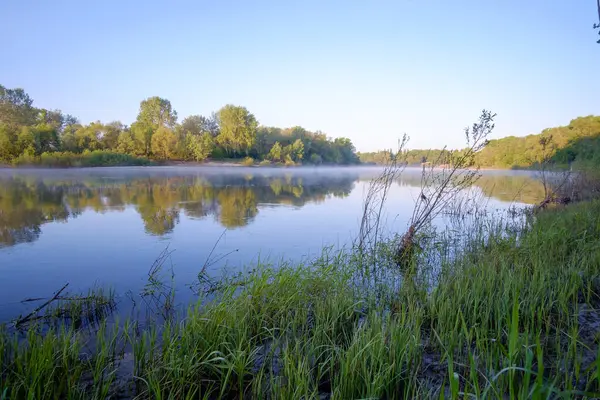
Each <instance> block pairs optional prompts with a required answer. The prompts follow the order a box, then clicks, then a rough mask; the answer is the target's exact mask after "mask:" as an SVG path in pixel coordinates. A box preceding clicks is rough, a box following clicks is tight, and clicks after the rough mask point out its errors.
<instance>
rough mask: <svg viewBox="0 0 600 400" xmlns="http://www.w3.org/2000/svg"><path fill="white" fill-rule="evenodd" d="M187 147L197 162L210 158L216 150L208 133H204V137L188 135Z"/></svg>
mask: <svg viewBox="0 0 600 400" xmlns="http://www.w3.org/2000/svg"><path fill="white" fill-rule="evenodd" d="M187 144H188V145H187V147H188V150H189V152H190V154H191V155H192V157H193V158H194V160H196V161H204V160H206V159H207V158H208V156H210V154H211V153H212V151H213V150H214V148H215V143H214V140H213V138H212V136H211V135H210V133H208V132H204V133H203V134H202V135H192V134H188V137H187Z"/></svg>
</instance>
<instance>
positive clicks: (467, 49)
mask: <svg viewBox="0 0 600 400" xmlns="http://www.w3.org/2000/svg"><path fill="white" fill-rule="evenodd" d="M0 15H2V17H1V20H2V31H3V34H2V35H0V49H1V50H0V84H2V85H4V86H6V87H8V88H15V87H21V88H24V89H25V90H26V91H27V92H28V93H29V95H30V96H31V97H32V98H33V99H34V105H35V106H37V107H43V108H49V109H60V110H62V111H63V112H65V113H69V114H72V115H74V116H76V117H78V118H79V119H80V121H81V122H83V123H89V122H92V121H96V120H100V121H103V122H109V121H113V120H120V121H122V122H123V123H126V124H131V123H132V122H133V121H134V120H135V118H136V115H137V113H138V110H139V103H140V101H141V100H143V99H145V98H147V97H150V96H161V97H164V98H167V99H168V100H170V101H171V103H172V105H173V107H174V108H175V109H176V110H177V112H178V114H179V119H180V120H182V119H183V118H185V117H186V116H188V115H192V114H200V115H210V113H211V112H213V111H216V110H218V109H219V108H220V107H222V106H223V105H225V104H235V105H241V106H245V107H246V108H248V109H249V110H250V111H251V112H252V113H253V114H254V115H255V116H256V117H257V119H258V121H259V122H260V123H261V124H263V125H267V126H278V127H291V126H297V125H299V126H302V127H304V128H306V129H309V130H313V131H315V130H321V131H323V132H325V133H327V134H328V135H329V136H332V137H341V136H343V137H348V138H350V139H351V140H352V142H353V143H354V144H355V146H356V147H357V149H358V150H359V151H373V150H378V149H383V148H393V147H395V146H396V143H397V140H398V138H399V137H401V135H402V134H404V133H406V134H407V135H409V136H410V142H409V147H410V148H431V147H436V148H439V147H442V146H444V145H447V146H449V147H451V148H460V147H462V146H463V145H464V134H463V129H464V127H465V126H467V125H470V124H471V123H473V122H475V121H476V120H477V118H478V116H479V114H480V112H481V110H482V109H488V110H491V111H493V112H495V113H496V114H497V117H496V129H495V131H494V133H493V135H492V136H493V137H494V138H498V137H504V136H508V135H515V136H522V135H527V134H532V133H539V132H540V131H541V130H542V129H544V128H548V127H553V126H558V125H566V124H568V123H569V121H570V120H571V119H573V118H576V117H578V116H585V115H590V114H600V97H599V93H600V44H596V40H598V39H600V37H599V36H598V34H597V31H594V30H593V29H592V26H593V24H594V23H595V22H598V11H597V9H596V1H595V0H454V1H448V0H395V1H376V0H373V1H365V0H363V1H350V0H346V1H333V0H331V1H329V0H318V1H313V0H305V1H292V0H289V1H288V0H286V1H284V0H274V1H260V0H253V1H242V0H240V1H226V0H222V1H217V0H213V1H200V0H196V1H177V0H174V1H170V2H167V1H158V0H146V1H133V0H131V1H113V0H104V1H95V2H90V1H81V0H74V1H61V0H54V1H31V0H20V1H16V0H6V1H3V2H2V3H1V4H0Z"/></svg>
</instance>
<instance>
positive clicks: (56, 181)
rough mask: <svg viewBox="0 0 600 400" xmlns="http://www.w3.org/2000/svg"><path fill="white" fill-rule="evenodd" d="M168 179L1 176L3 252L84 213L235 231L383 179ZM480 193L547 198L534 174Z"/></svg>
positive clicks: (487, 185) (158, 231)
mask: <svg viewBox="0 0 600 400" xmlns="http://www.w3.org/2000/svg"><path fill="white" fill-rule="evenodd" d="M163 172H164V171H162V172H161V171H156V170H154V171H150V172H147V173H145V174H135V173H134V174H130V175H123V174H117V173H107V172H104V173H98V172H95V173H77V174H68V173H59V172H53V173H48V174H40V173H14V172H11V173H4V174H0V247H5V246H12V245H15V244H17V243H25V242H33V241H35V240H37V239H38V238H39V236H40V234H41V232H42V230H41V227H42V226H43V225H44V224H45V223H48V222H52V221H67V220H69V219H71V218H76V217H77V216H78V215H80V214H82V213H83V212H84V211H86V210H92V211H94V212H96V213H105V212H108V211H111V212H119V211H124V210H126V209H134V210H135V211H136V212H137V213H138V214H139V216H140V218H141V220H142V221H143V223H144V227H145V230H146V232H147V233H148V234H151V235H165V234H168V233H170V232H172V231H173V229H174V228H175V226H176V225H177V224H178V223H179V221H180V214H181V213H185V215H186V216H187V217H189V218H195V219H204V218H208V217H212V218H214V219H215V220H216V221H218V223H219V224H220V225H222V226H223V227H225V228H228V229H234V228H238V227H242V226H245V225H247V224H250V223H251V222H252V221H253V220H254V219H255V218H256V216H257V215H258V214H259V212H260V209H261V208H264V207H274V206H277V205H285V206H292V207H303V206H304V205H305V204H307V203H321V202H323V201H325V200H326V199H327V198H328V197H338V198H343V197H345V196H348V195H349V194H350V192H351V191H352V190H353V188H354V185H355V182H357V181H359V180H361V181H362V180H369V179H371V178H372V177H373V176H375V175H376V174H377V171H375V170H368V169H362V170H360V169H356V170H346V171H344V172H343V173H339V171H338V172H337V173H329V174H325V173H318V172H314V171H313V172H306V171H304V172H302V171H294V172H289V173H288V172H283V173H282V172H277V173H271V172H269V171H268V170H267V171H265V172H259V173H252V172H236V173H218V172H216V171H215V172H211V173H206V172H203V173H192V174H190V173H189V172H188V173H181V172H177V173H174V172H171V173H163ZM398 184H399V185H400V186H419V185H420V175H419V174H418V171H413V172H407V173H404V174H403V175H402V177H401V179H400V180H399V182H398ZM477 186H479V187H480V188H481V190H482V192H483V193H484V194H485V195H486V196H487V197H493V198H497V199H499V200H502V201H508V202H513V201H517V202H523V203H535V202H538V201H539V200H540V199H541V198H542V197H543V188H542V186H541V184H540V182H539V181H537V180H536V179H534V178H533V177H532V176H531V175H529V174H528V175H497V174H492V175H484V176H483V177H482V178H481V180H480V181H479V182H478V184H477Z"/></svg>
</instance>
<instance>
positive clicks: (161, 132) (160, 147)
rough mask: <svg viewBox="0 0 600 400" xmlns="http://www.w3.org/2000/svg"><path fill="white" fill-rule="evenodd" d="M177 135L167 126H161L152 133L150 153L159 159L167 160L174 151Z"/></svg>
mask: <svg viewBox="0 0 600 400" xmlns="http://www.w3.org/2000/svg"><path fill="white" fill-rule="evenodd" d="M176 142H177V137H176V136H175V134H174V133H173V132H172V131H171V130H170V129H168V128H166V127H164V126H161V127H160V128H158V130H157V131H156V133H155V134H154V135H152V153H154V156H155V157H156V158H158V159H161V160H168V159H170V158H172V157H173V155H174V153H175V145H176Z"/></svg>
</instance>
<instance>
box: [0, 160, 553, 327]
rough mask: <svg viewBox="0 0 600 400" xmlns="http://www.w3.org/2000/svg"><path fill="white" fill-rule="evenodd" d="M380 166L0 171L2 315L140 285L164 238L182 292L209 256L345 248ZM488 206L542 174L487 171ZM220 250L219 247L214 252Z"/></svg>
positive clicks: (407, 175) (538, 190) (227, 259)
mask: <svg viewBox="0 0 600 400" xmlns="http://www.w3.org/2000/svg"><path fill="white" fill-rule="evenodd" d="M380 171H381V169H379V168H376V167H337V168H334V167H314V168H312V167H301V168H245V167H136V168H133V167H132V168H130V167H126V168H95V169H67V170H14V169H0V321H6V320H8V319H10V318H14V317H16V316H17V315H19V314H22V313H24V312H27V310H30V309H32V308H34V306H35V305H34V304H32V303H21V300H23V299H25V298H35V297H48V296H50V295H52V293H53V292H55V291H56V290H57V289H59V288H60V287H62V286H63V285H64V284H65V283H67V282H69V284H70V286H69V290H70V291H71V292H73V293H76V292H80V291H87V290H88V289H89V288H91V287H93V286H94V285H96V286H103V287H112V288H114V289H115V291H116V292H117V293H118V294H123V293H126V292H127V291H131V292H133V293H135V292H136V291H139V290H140V289H141V288H142V287H143V285H144V283H145V282H146V279H147V277H148V276H147V273H148V270H149V268H150V266H151V265H152V263H153V261H154V260H155V259H156V257H157V256H158V255H159V254H160V253H161V252H162V251H163V250H164V249H165V248H166V247H167V246H168V248H169V249H170V250H171V251H173V253H172V255H171V261H172V263H173V270H174V272H175V274H176V282H177V285H178V286H177V288H178V296H179V297H178V298H180V299H184V301H185V299H188V298H189V299H191V298H193V294H192V293H191V290H190V289H189V288H188V286H187V285H188V284H190V283H193V282H194V281H195V280H196V277H197V274H198V272H199V270H200V269H201V268H202V267H203V265H205V263H206V261H207V259H210V260H211V263H210V266H209V270H208V271H207V272H208V273H209V275H212V276H218V275H220V274H223V273H224V272H231V271H237V270H240V269H242V268H244V266H252V265H253V264H256V263H257V262H258V261H259V260H260V261H261V262H268V261H270V262H277V261H279V260H282V259H283V260H292V261H296V262H299V261H302V260H303V259H307V258H310V257H314V256H316V255H318V254H320V253H321V251H322V249H323V247H325V246H332V247H334V248H342V247H344V246H349V245H351V243H352V240H353V239H354V238H355V237H356V235H357V232H358V228H359V224H360V218H361V206H362V203H363V199H364V195H365V193H366V191H367V189H368V186H369V182H370V180H371V179H372V178H373V177H375V176H377V174H378V173H380ZM419 185H420V169H410V168H409V169H407V170H406V171H405V172H404V173H403V174H402V176H401V178H400V179H399V180H398V181H397V182H396V183H395V184H394V185H392V188H391V190H390V194H389V198H388V203H387V208H386V213H385V224H384V226H385V229H386V230H387V231H388V232H389V233H393V232H402V230H403V229H406V225H407V221H408V219H409V218H410V215H411V213H412V209H413V204H414V198H415V196H416V194H417V193H418V189H419ZM473 189H474V190H475V191H476V192H478V193H479V194H480V195H481V197H482V198H485V199H486V207H488V208H490V209H501V210H502V209H507V208H508V207H510V206H512V205H515V206H522V205H525V204H532V203H536V202H539V201H540V200H541V198H542V197H543V189H542V186H541V183H540V182H539V181H538V180H537V179H536V177H535V175H534V174H532V173H530V172H522V171H484V172H483V176H482V178H481V179H480V180H479V181H478V182H477V186H476V187H475V188H473ZM213 249H214V250H213Z"/></svg>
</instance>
